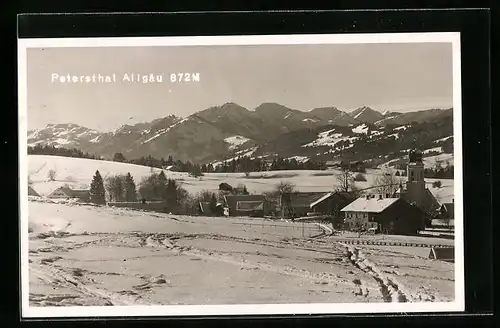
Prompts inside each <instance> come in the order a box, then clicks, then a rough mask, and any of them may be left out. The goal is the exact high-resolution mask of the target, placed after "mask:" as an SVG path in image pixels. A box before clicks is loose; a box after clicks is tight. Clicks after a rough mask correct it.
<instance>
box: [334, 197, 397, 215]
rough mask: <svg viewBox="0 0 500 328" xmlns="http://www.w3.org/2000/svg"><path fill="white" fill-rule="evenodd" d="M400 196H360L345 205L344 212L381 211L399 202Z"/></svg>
mask: <svg viewBox="0 0 500 328" xmlns="http://www.w3.org/2000/svg"><path fill="white" fill-rule="evenodd" d="M398 200H399V198H381V199H380V198H379V197H371V198H370V199H367V198H366V197H360V198H358V199H356V200H355V201H354V202H352V203H350V204H349V205H347V206H346V207H344V208H343V209H342V210H341V211H342V212H370V213H380V212H383V211H384V210H385V209H386V208H388V207H389V206H391V205H392V204H394V203H395V202H397V201H398Z"/></svg>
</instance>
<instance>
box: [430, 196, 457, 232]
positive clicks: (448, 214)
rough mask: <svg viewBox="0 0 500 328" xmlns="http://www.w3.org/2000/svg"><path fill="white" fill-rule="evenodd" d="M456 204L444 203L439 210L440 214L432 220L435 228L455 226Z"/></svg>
mask: <svg viewBox="0 0 500 328" xmlns="http://www.w3.org/2000/svg"><path fill="white" fill-rule="evenodd" d="M454 205H455V204H454V202H452V203H444V204H442V205H441V207H440V208H439V213H438V214H437V215H436V217H435V218H434V219H433V220H432V222H431V223H432V225H433V226H449V227H452V226H454V225H455V206H454Z"/></svg>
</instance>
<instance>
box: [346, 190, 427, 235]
mask: <svg viewBox="0 0 500 328" xmlns="http://www.w3.org/2000/svg"><path fill="white" fill-rule="evenodd" d="M341 211H342V212H343V213H344V214H345V220H344V222H345V226H346V228H347V229H349V230H367V229H370V228H374V229H376V230H377V231H382V232H384V233H390V234H416V233H417V231H418V230H421V229H424V227H425V213H424V212H423V211H422V210H421V209H420V208H419V207H417V206H415V205H411V204H409V203H407V202H406V201H404V200H403V199H401V198H394V197H390V198H387V197H385V198H384V197H383V196H382V195H378V196H375V195H367V196H363V197H360V198H358V199H356V200H355V201H354V202H352V203H350V204H349V205H347V206H346V207H344V208H343V209H342V210H341Z"/></svg>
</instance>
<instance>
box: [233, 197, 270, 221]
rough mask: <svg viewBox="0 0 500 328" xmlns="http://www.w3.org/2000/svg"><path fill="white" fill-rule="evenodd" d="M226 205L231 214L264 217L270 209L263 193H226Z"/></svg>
mask: <svg viewBox="0 0 500 328" xmlns="http://www.w3.org/2000/svg"><path fill="white" fill-rule="evenodd" d="M224 205H225V207H226V208H227V211H226V212H227V215H229V216H254V217H264V215H266V213H267V210H268V206H267V204H266V199H265V197H264V196H262V195H226V196H224Z"/></svg>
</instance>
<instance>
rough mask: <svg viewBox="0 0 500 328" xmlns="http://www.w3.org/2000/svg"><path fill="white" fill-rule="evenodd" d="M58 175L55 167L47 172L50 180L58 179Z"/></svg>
mask: <svg viewBox="0 0 500 328" xmlns="http://www.w3.org/2000/svg"><path fill="white" fill-rule="evenodd" d="M56 176H57V172H56V170H54V169H50V170H49V172H48V173H47V178H49V180H50V181H56Z"/></svg>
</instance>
